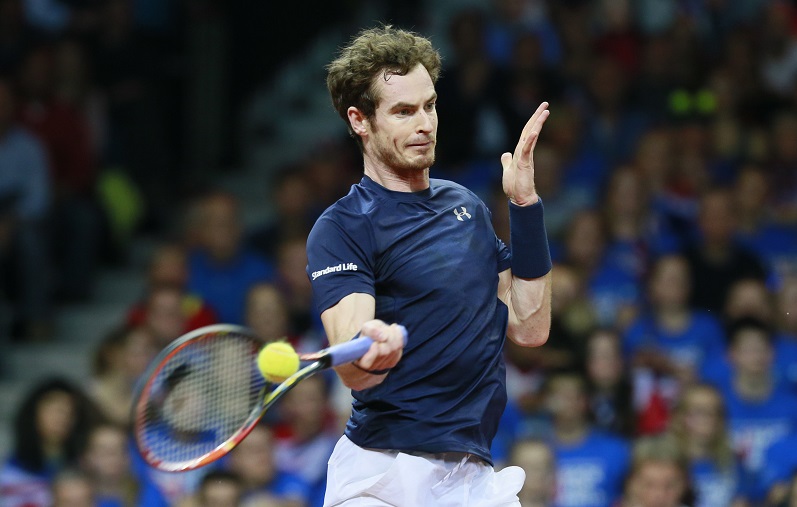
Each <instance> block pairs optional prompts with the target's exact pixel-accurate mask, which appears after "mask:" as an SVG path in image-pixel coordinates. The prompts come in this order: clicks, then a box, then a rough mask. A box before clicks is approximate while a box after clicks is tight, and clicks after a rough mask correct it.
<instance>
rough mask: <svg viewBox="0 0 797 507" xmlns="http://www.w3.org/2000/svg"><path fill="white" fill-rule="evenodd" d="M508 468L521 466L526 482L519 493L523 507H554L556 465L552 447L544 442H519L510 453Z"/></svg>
mask: <svg viewBox="0 0 797 507" xmlns="http://www.w3.org/2000/svg"><path fill="white" fill-rule="evenodd" d="M507 465H508V466H519V467H520V468H522V469H523V471H524V472H526V480H525V482H524V483H523V487H522V488H521V489H520V493H518V498H519V499H520V506H521V507H553V506H554V500H555V496H556V463H555V462H554V455H553V451H552V450H551V448H550V446H549V445H548V444H546V443H545V442H544V441H542V440H519V441H517V442H515V444H514V445H513V446H512V449H511V451H510V453H509V462H508V463H507Z"/></svg>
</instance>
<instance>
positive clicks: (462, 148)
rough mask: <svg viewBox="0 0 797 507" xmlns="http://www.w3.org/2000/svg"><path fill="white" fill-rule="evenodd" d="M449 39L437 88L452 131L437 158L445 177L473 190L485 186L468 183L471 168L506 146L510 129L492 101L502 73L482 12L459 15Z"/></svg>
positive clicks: (474, 10)
mask: <svg viewBox="0 0 797 507" xmlns="http://www.w3.org/2000/svg"><path fill="white" fill-rule="evenodd" d="M448 38H449V40H450V42H451V48H452V55H451V58H450V60H448V61H450V63H449V64H448V65H447V68H446V69H445V70H444V71H443V73H442V76H441V79H440V82H439V85H438V91H439V94H440V104H439V105H440V112H439V115H440V118H441V121H442V122H444V123H445V124H446V125H451V126H452V127H453V129H452V132H451V133H450V138H449V139H442V138H441V139H440V142H439V144H438V150H439V151H438V152H437V158H438V160H439V165H440V168H441V169H442V170H443V171H444V172H445V173H446V176H445V177H446V178H451V179H454V180H455V181H457V182H458V183H461V184H463V185H468V187H469V188H477V189H478V188H483V187H484V181H479V182H472V181H464V180H465V179H470V178H471V177H472V176H473V174H471V173H473V171H468V169H469V167H470V166H474V165H476V164H474V163H475V162H480V161H481V160H482V159H483V158H484V157H485V156H486V155H488V154H493V153H496V152H498V150H500V148H498V147H497V146H500V145H502V144H503V141H504V137H505V135H506V129H505V127H504V126H503V125H501V124H500V123H499V120H498V118H497V115H496V111H495V104H494V103H492V102H493V101H492V100H490V98H491V97H495V96H496V95H497V93H496V91H497V87H498V82H499V80H500V76H501V74H502V73H501V70H500V69H499V68H498V67H496V65H495V64H494V62H493V61H491V60H490V58H489V57H488V55H487V52H486V49H487V48H486V26H485V20H484V14H483V12H481V10H480V9H477V8H472V9H462V10H460V11H459V12H457V13H456V14H455V15H454V16H453V18H452V19H451V21H450V25H449V27H448ZM536 104H539V101H537V102H536ZM535 107H536V105H535ZM533 109H534V108H532V112H533ZM526 118H528V116H527V117H526ZM490 127H492V128H490ZM512 132H515V130H512ZM477 172H478V173H480V174H479V176H480V177H481V179H484V178H485V177H489V172H488V171H477ZM474 183H476V184H475V185H473V184H474ZM477 193H478V191H477Z"/></svg>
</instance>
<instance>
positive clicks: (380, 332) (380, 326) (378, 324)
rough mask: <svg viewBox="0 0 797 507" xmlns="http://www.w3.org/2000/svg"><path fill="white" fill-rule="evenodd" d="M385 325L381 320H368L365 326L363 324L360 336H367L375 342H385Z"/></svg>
mask: <svg viewBox="0 0 797 507" xmlns="http://www.w3.org/2000/svg"><path fill="white" fill-rule="evenodd" d="M387 327H388V326H387V324H385V323H384V322H382V321H381V320H369V321H368V322H366V323H365V324H363V326H362V328H361V330H360V334H361V335H363V336H368V337H369V338H371V339H372V340H374V341H375V342H383V341H385V340H387V337H386V336H385V333H384V331H385V329H387Z"/></svg>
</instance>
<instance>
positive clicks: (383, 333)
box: [355, 319, 404, 370]
mask: <svg viewBox="0 0 797 507" xmlns="http://www.w3.org/2000/svg"><path fill="white" fill-rule="evenodd" d="M360 335H361V336H368V337H369V338H371V339H372V340H373V341H374V343H373V344H371V348H369V349H368V352H366V353H365V355H364V356H363V357H361V358H360V359H358V360H357V361H355V362H356V363H357V366H359V367H360V368H362V369H365V370H386V369H388V368H393V367H394V366H396V365H397V364H398V362H399V360H400V359H401V356H402V353H403V351H404V333H402V331H401V329H400V328H399V326H398V325H397V324H386V323H384V322H382V321H381V320H378V319H375V320H369V321H368V322H366V323H364V324H363V325H362V329H361V330H360Z"/></svg>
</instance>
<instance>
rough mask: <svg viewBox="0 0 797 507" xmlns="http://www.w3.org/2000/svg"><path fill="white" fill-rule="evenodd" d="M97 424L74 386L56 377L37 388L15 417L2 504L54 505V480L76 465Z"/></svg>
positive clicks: (2, 477)
mask: <svg viewBox="0 0 797 507" xmlns="http://www.w3.org/2000/svg"><path fill="white" fill-rule="evenodd" d="M94 420H95V413H94V409H93V408H92V407H91V405H90V403H89V402H88V400H87V399H86V397H85V395H84V394H83V393H82V392H81V391H80V390H79V389H78V388H77V387H75V386H74V385H72V384H71V383H70V382H68V381H65V380H62V379H57V378H53V379H48V380H44V381H42V382H40V383H39V384H37V385H36V386H34V388H33V389H32V390H31V391H30V392H29V393H28V394H27V396H26V397H25V398H24V399H23V401H22V404H21V405H20V407H19V409H18V411H17V414H16V417H15V418H14V435H13V436H14V440H13V442H14V449H13V451H12V454H11V456H10V457H9V458H8V460H7V461H6V462H5V463H4V464H3V465H2V467H1V468H0V506H2V507H23V506H24V507H50V505H51V503H52V502H53V497H52V494H51V491H50V485H51V483H52V481H53V479H54V478H55V477H56V475H57V474H58V473H59V472H61V471H63V470H65V469H67V468H69V467H76V466H77V465H78V459H79V457H80V452H81V450H82V446H83V445H84V443H85V437H86V434H87V432H88V429H89V428H90V426H91V425H92V424H93V421H94Z"/></svg>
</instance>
